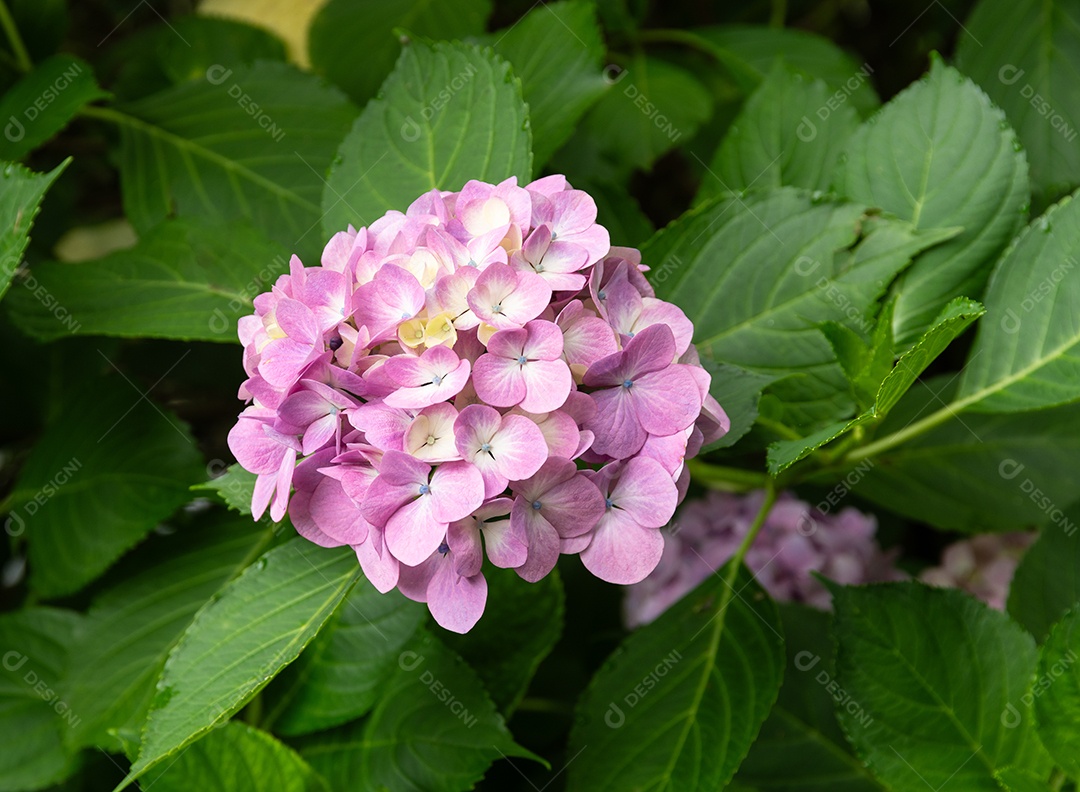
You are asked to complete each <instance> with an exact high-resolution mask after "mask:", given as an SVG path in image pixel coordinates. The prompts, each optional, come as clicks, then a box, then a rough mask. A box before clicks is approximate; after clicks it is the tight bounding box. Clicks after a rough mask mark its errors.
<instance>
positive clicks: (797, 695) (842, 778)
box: [735, 603, 882, 792]
mask: <svg viewBox="0 0 1080 792" xmlns="http://www.w3.org/2000/svg"><path fill="white" fill-rule="evenodd" d="M780 617H781V621H782V622H783V625H784V643H785V644H786V645H787V668H786V669H785V671H784V684H783V686H782V687H781V688H780V696H779V698H778V699H777V701H776V704H775V706H773V708H772V712H770V713H769V717H768V719H767V720H766V721H765V723H764V725H762V727H761V734H759V735H758V738H757V740H755V741H754V745H753V746H752V747H751V748H750V753H749V754H748V755H747V757H746V761H745V762H743V764H742V766H741V767H740V768H739V772H738V774H737V775H736V777H735V780H736V781H738V782H741V783H744V784H746V785H747V786H749V787H752V788H754V789H757V790H759V791H760V792H788V791H789V790H800V792H875V791H876V790H881V789H882V787H881V785H880V784H878V783H877V781H876V780H875V779H874V777H873V776H872V775H871V774H870V772H869V771H868V770H867V769H866V767H865V766H864V765H863V763H862V762H861V761H860V760H859V759H857V758H856V757H855V756H854V755H853V754H852V751H851V746H850V745H848V742H847V739H846V738H845V737H844V732H843V731H842V730H841V729H840V724H839V723H838V722H837V720H836V713H835V712H834V707H835V706H836V700H835V699H834V698H833V696H832V695H831V694H830V693H829V690H828V685H829V683H830V682H831V681H832V680H833V678H834V677H835V675H836V669H835V665H834V663H833V647H832V641H831V640H830V637H829V633H830V631H831V629H832V624H831V622H832V619H831V618H830V616H829V614H827V613H825V612H824V611H820V610H817V609H816V608H811V607H808V606H805V605H796V604H793V603H781V604H780Z"/></svg>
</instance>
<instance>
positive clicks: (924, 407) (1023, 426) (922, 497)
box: [829, 380, 1080, 533]
mask: <svg viewBox="0 0 1080 792" xmlns="http://www.w3.org/2000/svg"><path fill="white" fill-rule="evenodd" d="M951 395H952V391H951V389H950V388H948V387H944V386H943V385H942V382H941V381H938V380H932V381H930V382H929V383H927V384H917V385H915V386H914V387H913V388H912V389H911V391H910V393H909V394H908V396H907V398H905V399H904V400H902V401H901V403H900V404H899V405H897V407H896V408H895V409H894V410H893V412H892V413H891V414H890V416H889V417H888V418H887V419H886V420H885V421H884V422H883V423H882V424H881V426H880V427H879V428H878V435H880V436H884V435H887V434H888V433H890V432H895V431H899V430H902V429H903V428H904V427H906V426H908V425H910V424H911V423H912V422H913V421H914V420H915V419H916V418H919V417H922V416H924V415H926V414H928V413H930V412H933V411H934V410H935V409H938V408H940V407H942V406H943V405H945V404H948V403H949V400H950V398H951ZM1078 455H1080V406H1076V405H1072V406H1068V407H1060V408H1056V409H1052V410H1038V411H1035V412H1031V413H1006V414H982V413H971V414H967V413H965V414H962V415H953V416H952V417H951V418H950V419H949V420H947V421H945V422H944V423H942V424H941V425H940V426H938V427H936V428H934V429H932V430H930V431H927V432H926V433H924V434H922V435H920V436H918V437H915V438H912V439H910V440H908V441H907V442H905V443H903V444H901V445H899V446H896V447H894V448H891V449H889V450H888V451H884V452H881V453H880V454H878V455H876V456H873V457H871V458H869V459H861V460H859V461H858V462H857V463H855V464H853V465H852V466H851V467H850V468H849V469H848V470H846V471H845V472H844V480H845V481H846V482H848V485H849V487H850V488H852V489H854V490H855V491H856V492H857V493H858V495H859V496H861V497H864V498H868V499H869V500H871V501H873V502H875V503H877V504H880V505H881V506H884V507H885V508H887V509H891V510H893V511H896V512H899V513H900V514H903V515H906V516H908V517H911V518H912V519H915V520H921V521H923V522H927V523H930V524H931V525H934V526H937V527H939V528H945V529H949V530H959V531H968V532H973V533H978V532H985V531H1015V530H1017V529H1019V528H1023V527H1035V526H1038V525H1042V524H1046V523H1051V522H1060V520H1061V519H1062V517H1061V515H1062V512H1061V509H1063V508H1064V507H1065V506H1067V505H1068V504H1069V503H1071V502H1072V501H1073V500H1075V499H1076V482H1075V478H1074V476H1073V475H1072V469H1073V466H1074V464H1075V460H1076V459H1077V456H1078ZM831 484H832V480H831V479H830V482H829V485H830V486H831Z"/></svg>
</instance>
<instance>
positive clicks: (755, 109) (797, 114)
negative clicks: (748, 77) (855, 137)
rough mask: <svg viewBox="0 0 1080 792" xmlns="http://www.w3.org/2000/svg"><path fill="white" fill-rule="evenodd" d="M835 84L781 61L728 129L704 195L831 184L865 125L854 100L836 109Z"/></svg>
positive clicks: (703, 180)
mask: <svg viewBox="0 0 1080 792" xmlns="http://www.w3.org/2000/svg"><path fill="white" fill-rule="evenodd" d="M831 96H832V89H830V88H829V86H828V85H826V84H825V82H824V81H822V80H820V79H808V78H806V77H804V76H803V75H802V74H800V73H798V72H793V71H791V70H790V69H788V68H786V67H784V66H783V65H782V64H780V63H777V65H776V67H775V68H774V69H773V70H772V71H771V72H770V73H769V76H768V77H766V78H765V80H764V82H762V83H761V85H760V86H759V87H758V89H757V90H756V91H754V93H753V94H751V95H750V98H749V99H747V101H746V104H745V105H743V109H742V111H741V112H740V113H739V116H738V117H737V118H736V119H735V121H734V122H733V123H732V125H731V127H730V128H729V129H728V133H727V135H726V136H725V137H724V142H723V143H722V144H721V145H720V148H719V149H718V150H717V152H716V154H715V155H714V156H713V159H712V162H711V163H710V165H709V168H708V169H707V171H706V172H705V174H704V175H703V176H702V177H701V189H700V190H699V191H698V197H697V200H698V201H702V200H705V199H708V198H712V197H714V196H717V195H723V194H724V193H729V192H736V193H737V192H742V191H744V190H749V189H768V188H771V187H785V186H790V187H804V188H806V189H808V190H826V189H828V188H829V185H830V184H831V183H832V180H833V170H834V168H835V166H836V164H837V158H838V157H839V156H840V152H841V151H842V150H843V148H844V145H845V144H846V143H847V139H848V137H849V136H850V135H851V133H852V132H854V131H855V128H856V127H857V126H858V125H859V115H858V113H856V112H855V108H854V107H853V106H852V105H850V104H843V105H840V106H839V107H838V108H837V109H836V110H832V109H831V108H830V107H829V105H828V102H829V99H830V97H831Z"/></svg>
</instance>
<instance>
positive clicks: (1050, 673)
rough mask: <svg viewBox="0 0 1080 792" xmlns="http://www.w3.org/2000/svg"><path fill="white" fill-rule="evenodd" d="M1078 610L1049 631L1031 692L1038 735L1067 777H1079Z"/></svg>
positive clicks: (1079, 683) (1079, 643)
mask: <svg viewBox="0 0 1080 792" xmlns="http://www.w3.org/2000/svg"><path fill="white" fill-rule="evenodd" d="M1078 653H1080V610H1075V609H1074V610H1071V611H1069V612H1068V613H1067V614H1066V615H1065V618H1064V619H1062V620H1061V621H1060V622H1058V623H1057V624H1056V625H1055V626H1054V629H1053V630H1051V631H1050V637H1049V638H1047V639H1046V645H1045V646H1044V647H1043V648H1042V651H1040V652H1039V667H1038V671H1037V676H1036V677H1035V684H1034V685H1033V686H1032V689H1031V696H1032V698H1034V701H1035V719H1036V721H1037V722H1038V726H1039V737H1040V738H1041V739H1042V742H1043V745H1045V746H1046V750H1047V751H1049V752H1050V755H1051V756H1052V757H1053V758H1054V761H1055V762H1056V763H1057V765H1058V766H1059V767H1060V768H1061V769H1062V770H1064V771H1065V773H1066V775H1068V776H1069V777H1070V778H1080V732H1078V731H1077V729H1076V724H1077V723H1080V664H1077V660H1080V654H1078Z"/></svg>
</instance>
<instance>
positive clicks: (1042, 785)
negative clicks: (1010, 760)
mask: <svg viewBox="0 0 1080 792" xmlns="http://www.w3.org/2000/svg"><path fill="white" fill-rule="evenodd" d="M994 778H996V779H997V782H998V784H1000V785H1001V788H1002V789H1004V790H1005V792H1052V791H1053V787H1051V786H1050V784H1049V783H1048V782H1047V779H1046V776H1045V774H1044V775H1041V776H1040V775H1036V774H1035V773H1032V772H1031V771H1030V770H1024V769H1023V768H1020V767H1003V768H1002V769H1000V770H998V771H996V772H995V773H994Z"/></svg>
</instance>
